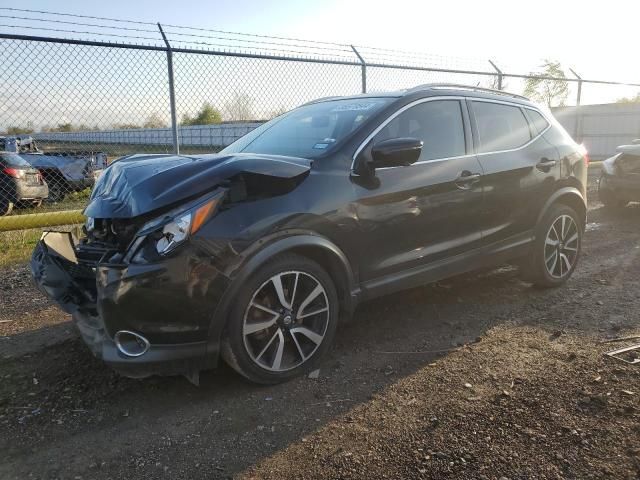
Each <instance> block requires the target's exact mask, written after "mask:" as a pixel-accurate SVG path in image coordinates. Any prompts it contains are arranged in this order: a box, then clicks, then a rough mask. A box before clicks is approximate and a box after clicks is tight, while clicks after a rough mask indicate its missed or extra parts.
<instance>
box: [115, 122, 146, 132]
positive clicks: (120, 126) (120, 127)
mask: <svg viewBox="0 0 640 480" xmlns="http://www.w3.org/2000/svg"><path fill="white" fill-rule="evenodd" d="M140 128H142V127H141V126H140V125H136V124H135V123H126V122H125V123H114V124H113V129H114V130H138V129H140Z"/></svg>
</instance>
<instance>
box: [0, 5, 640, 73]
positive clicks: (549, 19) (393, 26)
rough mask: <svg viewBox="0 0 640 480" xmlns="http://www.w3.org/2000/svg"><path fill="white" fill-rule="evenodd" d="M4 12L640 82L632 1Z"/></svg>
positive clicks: (638, 12) (639, 14)
mask: <svg viewBox="0 0 640 480" xmlns="http://www.w3.org/2000/svg"><path fill="white" fill-rule="evenodd" d="M0 6H16V7H20V8H30V9H38V10H53V11H59V12H67V13H79V14H84V15H95V16H105V17H116V18H125V19H136V20H144V21H147V20H148V21H159V22H161V23H173V24H178V25H186V26H198V27H207V28H216V29H221V30H230V31H241V32H248V33H259V34H266V35H277V36H287V37H300V38H304V39H310V40H323V41H332V42H333V41H334V42H341V43H342V42H344V43H349V44H351V43H354V44H357V45H370V46H377V47H385V48H397V49H403V50H411V51H421V52H427V53H430V54H436V55H444V56H456V57H470V58H473V59H477V60H481V61H483V62H484V61H485V60H486V59H487V58H492V59H494V60H496V61H497V63H498V64H499V65H500V66H501V67H502V68H503V69H506V68H507V67H511V68H518V69H521V68H525V69H527V70H529V69H531V68H533V67H535V66H536V65H537V64H539V63H540V62H541V60H542V59H544V58H551V59H555V60H560V61H562V63H563V64H565V65H566V66H568V67H572V68H574V69H575V70H576V71H577V72H578V73H579V74H580V75H582V76H583V77H589V78H595V79H607V80H608V79H614V80H622V81H630V82H636V83H637V82H640V62H638V61H636V59H635V55H634V54H633V51H634V50H635V49H636V47H637V45H638V31H639V25H638V18H640V2H638V1H632V0H627V1H620V0H609V1H607V2H595V1H594V2H589V1H567V0H565V1H563V0H536V1H535V2H532V1H527V2H524V1H518V0H512V1H496V0H484V1H477V0H458V1H449V2H442V1H438V2H433V1H428V0H422V1H414V0H395V1H393V2H389V1H386V2H379V1H373V0H366V1H363V0H352V1H347V0H322V1H315V2H314V1H293V0H282V1H268V0H262V1H259V0H209V1H206V0H180V1H178V2H159V1H158V0H135V1H131V0H109V1H107V2H95V1H94V2H88V1H86V0H65V1H64V2H61V1H60V2H54V1H51V0H48V1H47V0H21V1H20V2H18V3H14V2H11V1H9V0H0ZM0 30H2V29H1V28H0Z"/></svg>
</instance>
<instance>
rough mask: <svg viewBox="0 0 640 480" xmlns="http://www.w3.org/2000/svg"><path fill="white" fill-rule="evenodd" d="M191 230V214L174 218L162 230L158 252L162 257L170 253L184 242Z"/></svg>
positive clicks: (157, 243) (157, 245)
mask: <svg viewBox="0 0 640 480" xmlns="http://www.w3.org/2000/svg"><path fill="white" fill-rule="evenodd" d="M190 229H191V212H189V213H186V214H185V215H182V216H181V217H178V218H174V219H173V220H171V221H170V222H169V223H167V224H166V225H165V226H164V227H163V229H162V236H161V237H160V238H159V239H158V240H157V241H156V251H157V252H158V253H159V254H160V255H164V254H165V253H169V252H170V251H171V250H172V249H173V248H174V247H175V246H176V245H179V244H180V243H182V242H184V241H185V240H186V239H187V237H188V236H189V230H190Z"/></svg>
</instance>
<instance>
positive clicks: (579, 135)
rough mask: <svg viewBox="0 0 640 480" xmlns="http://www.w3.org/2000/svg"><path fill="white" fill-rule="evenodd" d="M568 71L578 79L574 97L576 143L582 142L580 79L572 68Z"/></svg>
mask: <svg viewBox="0 0 640 480" xmlns="http://www.w3.org/2000/svg"><path fill="white" fill-rule="evenodd" d="M569 71H570V72H571V73H573V75H574V76H575V77H576V78H577V79H578V93H577V95H576V125H575V132H574V138H575V140H576V141H580V142H581V141H582V108H581V107H580V101H581V100H582V77H581V76H580V75H578V74H577V73H576V72H575V71H574V70H573V68H570V69H569Z"/></svg>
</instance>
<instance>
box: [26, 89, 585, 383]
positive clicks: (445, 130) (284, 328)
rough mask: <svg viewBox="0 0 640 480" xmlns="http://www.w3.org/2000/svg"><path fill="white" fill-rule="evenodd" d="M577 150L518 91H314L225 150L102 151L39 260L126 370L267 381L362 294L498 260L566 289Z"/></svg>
mask: <svg viewBox="0 0 640 480" xmlns="http://www.w3.org/2000/svg"><path fill="white" fill-rule="evenodd" d="M587 163H588V158H587V156H586V152H585V151H584V149H583V148H582V147H581V146H579V145H577V144H576V143H575V142H574V141H573V140H572V139H571V137H570V136H569V135H568V134H567V133H566V132H565V130H564V129H563V128H562V126H561V125H560V124H559V123H558V122H557V121H556V120H555V118H553V116H552V115H551V114H549V113H548V112H546V111H542V110H540V109H539V108H538V107H537V106H536V105H535V104H534V103H532V102H530V101H528V100H527V99H526V98H524V97H521V96H518V95H511V94H507V93H505V92H501V91H487V90H485V89H481V88H475V87H464V86H456V85H422V86H419V87H416V88H413V89H411V90H406V91H399V92H392V93H386V94H384V93H375V94H368V95H367V94H365V95H356V96H351V97H333V98H325V99H321V100H317V101H314V102H310V103H308V104H306V105H303V106H301V107H299V108H296V109H294V110H292V111H290V112H288V113H286V114H284V115H281V116H279V117H277V118H275V119H273V120H271V121H269V122H267V123H265V124H263V125H261V126H260V127H258V128H256V129H255V130H253V131H252V132H250V133H248V134H247V135H245V136H244V137H242V138H240V139H239V140H237V141H236V142H235V143H233V144H231V145H229V146H228V147H227V148H225V149H224V150H222V151H221V152H220V153H217V154H204V155H203V154H200V155H130V156H127V157H123V158H120V159H118V160H116V161H114V162H112V163H111V164H110V165H109V166H108V167H107V168H106V169H105V171H104V172H103V174H102V175H101V177H100V178H99V179H98V181H97V183H96V185H95V187H94V189H93V192H92V194H91V198H90V200H89V204H88V205H87V208H86V209H85V211H84V214H85V216H86V217H87V222H86V225H85V227H84V235H83V236H82V238H80V239H79V240H77V239H76V238H75V237H73V236H72V235H71V233H65V232H46V233H45V234H44V235H43V237H42V239H41V241H40V242H39V243H38V245H37V246H36V248H35V250H34V253H33V256H32V260H31V270H32V275H33V278H34V280H35V283H36V285H38V286H39V288H40V289H41V290H42V291H43V292H45V293H46V294H47V295H48V296H49V297H50V298H51V299H52V300H54V301H55V302H56V303H58V305H59V306H60V307H61V308H62V309H63V310H65V311H66V312H68V313H70V314H71V315H72V316H73V319H74V321H75V323H76V325H77V326H78V329H79V331H80V333H81V335H82V338H83V339H84V341H85V342H86V343H87V345H88V346H89V347H90V348H91V349H92V351H93V353H94V354H95V355H96V356H97V357H99V358H101V359H102V360H104V361H105V362H106V363H107V364H108V365H111V366H112V367H113V368H115V369H116V370H118V371H120V372H122V373H124V374H125V375H129V376H134V377H140V376H145V375H150V374H154V373H159V374H170V373H183V374H185V375H186V376H187V377H188V378H190V379H192V381H195V379H196V378H197V376H198V374H199V372H200V371H201V370H204V369H206V368H210V367H212V366H215V365H216V364H217V362H218V360H219V358H220V357H221V358H223V359H224V360H225V361H226V362H227V363H228V364H229V365H230V366H231V367H233V368H234V369H235V370H237V371H238V372H239V373H240V374H242V375H244V376H245V377H247V378H248V379H250V380H252V381H254V382H257V383H277V382H282V381H285V380H288V379H290V378H293V377H295V376H296V375H300V374H302V373H304V372H306V371H309V370H310V369H312V368H314V367H315V365H317V362H318V361H319V360H320V359H321V358H322V357H323V355H324V354H325V353H326V352H327V350H328V349H329V348H330V346H331V342H332V340H333V337H334V335H335V332H336V327H337V325H338V322H339V321H340V320H343V319H346V318H349V317H350V316H351V314H352V313H353V311H354V308H355V307H356V305H357V304H358V303H359V302H363V301H366V300H369V299H371V298H374V297H378V296H381V295H387V294H389V293H392V292H396V291H399V290H403V289H407V288H412V287H416V286H419V285H423V284H425V283H428V282H434V281H437V280H440V279H443V278H447V277H451V276H453V275H458V274H460V273H463V272H467V271H470V270H473V269H477V268H482V267H487V266H492V265H499V264H502V263H504V262H507V261H513V262H516V263H518V264H519V265H521V267H522V274H523V276H524V277H525V278H526V279H527V280H528V281H529V282H531V283H532V284H535V285H537V286H540V287H557V286H560V285H562V284H563V283H564V282H566V281H567V280H568V279H569V278H570V277H571V275H572V273H573V272H574V270H575V268H576V265H577V264H578V259H579V256H580V249H581V245H582V235H583V232H584V228H585V222H586V212H587V209H586V180H587ZM569 294H570V293H569V292H568V293H567V295H569ZM397 321H398V322H400V321H402V319H397ZM381 334H384V332H381Z"/></svg>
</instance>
